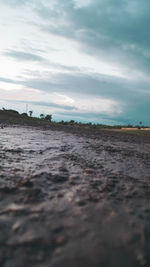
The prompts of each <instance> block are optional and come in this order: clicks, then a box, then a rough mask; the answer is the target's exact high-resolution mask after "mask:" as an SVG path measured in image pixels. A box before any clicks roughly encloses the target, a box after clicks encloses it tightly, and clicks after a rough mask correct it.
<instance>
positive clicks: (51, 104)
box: [5, 99, 76, 110]
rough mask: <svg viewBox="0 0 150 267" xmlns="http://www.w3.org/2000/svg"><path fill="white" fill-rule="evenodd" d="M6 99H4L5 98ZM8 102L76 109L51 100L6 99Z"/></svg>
mask: <svg viewBox="0 0 150 267" xmlns="http://www.w3.org/2000/svg"><path fill="white" fill-rule="evenodd" d="M5 101H6V99H5ZM7 101H8V102H13V103H25V104H30V105H34V106H43V107H52V108H58V109H64V110H76V107H74V106H67V105H60V104H56V103H53V102H45V101H25V100H8V99H7Z"/></svg>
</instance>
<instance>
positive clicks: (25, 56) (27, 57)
mask: <svg viewBox="0 0 150 267" xmlns="http://www.w3.org/2000/svg"><path fill="white" fill-rule="evenodd" d="M3 54H4V55H5V56H8V57H12V58H15V59H17V60H20V61H36V62H37V61H39V62H42V61H45V59H44V58H43V57H41V56H39V55H36V54H33V53H28V52H24V51H16V50H8V51H5V52H4V53H3Z"/></svg>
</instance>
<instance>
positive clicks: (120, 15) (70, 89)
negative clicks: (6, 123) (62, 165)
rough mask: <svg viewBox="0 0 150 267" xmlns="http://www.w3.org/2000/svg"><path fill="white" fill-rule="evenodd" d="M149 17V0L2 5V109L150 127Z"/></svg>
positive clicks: (19, 0) (11, 0)
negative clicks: (26, 105) (31, 110)
mask: <svg viewBox="0 0 150 267" xmlns="http://www.w3.org/2000/svg"><path fill="white" fill-rule="evenodd" d="M149 14H150V3H149V2H148V1H147V0H143V1H141V0H132V1H129V0H51V1H48V0H30V1H29V0H5V2H4V1H2V0H0V32H1V40H2V41H1V43H0V93H1V103H0V105H1V106H2V105H4V104H5V105H6V107H14V106H15V105H14V104H13V103H14V101H17V108H18V110H19V111H20V112H21V111H24V109H25V103H28V104H29V106H30V109H33V110H34V113H35V114H37V115H39V114H40V113H41V111H42V113H44V112H45V113H47V112H49V113H52V114H53V118H54V119H56V120H61V119H65V120H69V119H75V120H78V121H92V122H99V123H108V124H109V123H110V124H114V123H134V124H136V123H138V122H139V121H143V123H144V124H146V125H149V124H150V120H149V113H150V78H149V71H150V52H149V47H150V35H149V25H150V16H149ZM19 103H20V104H19Z"/></svg>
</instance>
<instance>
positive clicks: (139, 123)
mask: <svg viewBox="0 0 150 267" xmlns="http://www.w3.org/2000/svg"><path fill="white" fill-rule="evenodd" d="M139 124H140V126H139V127H138V128H139V129H141V127H142V121H140V122H139Z"/></svg>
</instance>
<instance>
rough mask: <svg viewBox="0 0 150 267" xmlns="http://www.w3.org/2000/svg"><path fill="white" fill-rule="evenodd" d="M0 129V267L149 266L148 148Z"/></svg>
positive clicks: (107, 136)
mask: <svg viewBox="0 0 150 267" xmlns="http://www.w3.org/2000/svg"><path fill="white" fill-rule="evenodd" d="M90 135H91V134H90V133H89V134H88V133H87V134H86V136H85V135H84V134H79V133H78V135H77V134H72V133H67V132H62V131H56V130H53V131H51V130H42V129H35V128H31V127H6V128H4V129H1V131H0V162H1V164H0V266H1V267H24V266H28V267H30V266H33V267H34V266H35V267H84V266H85V267H100V266H102V267H134V266H135V267H138V266H147V267H148V266H150V142H149V140H148V139H147V140H146V141H145V139H144V137H137V136H134V137H133V136H129V135H126V136H124V135H121V134H112V133H109V132H108V133H107V132H102V133H99V136H98V135H96V136H95V137H94V138H93V136H92V138H91V136H90Z"/></svg>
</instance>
